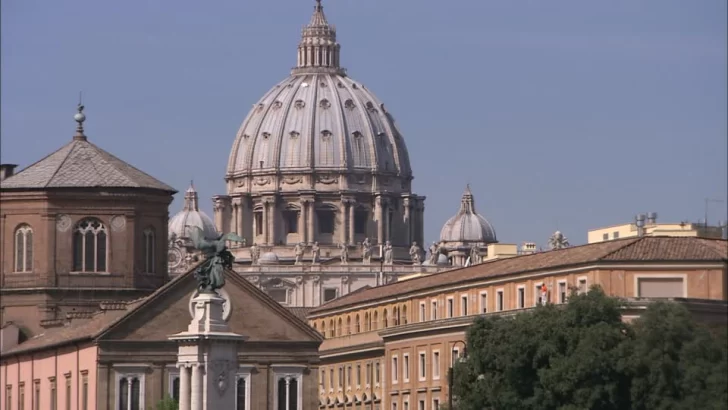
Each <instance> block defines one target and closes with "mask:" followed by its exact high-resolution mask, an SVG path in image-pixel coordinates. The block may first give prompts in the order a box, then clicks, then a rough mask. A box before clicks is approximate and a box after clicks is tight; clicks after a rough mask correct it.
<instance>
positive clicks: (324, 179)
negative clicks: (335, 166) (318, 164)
mask: <svg viewBox="0 0 728 410" xmlns="http://www.w3.org/2000/svg"><path fill="white" fill-rule="evenodd" d="M316 182H319V183H321V184H325V185H330V184H335V183H337V182H339V177H338V176H335V175H318V176H316Z"/></svg>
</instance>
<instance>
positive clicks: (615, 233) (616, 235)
mask: <svg viewBox="0 0 728 410" xmlns="http://www.w3.org/2000/svg"><path fill="white" fill-rule="evenodd" d="M612 238H614V239H619V232H617V231H614V232H613V233H612Z"/></svg>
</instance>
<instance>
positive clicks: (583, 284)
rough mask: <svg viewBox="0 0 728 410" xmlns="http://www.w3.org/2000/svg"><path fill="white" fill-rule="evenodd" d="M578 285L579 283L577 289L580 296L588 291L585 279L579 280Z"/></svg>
mask: <svg viewBox="0 0 728 410" xmlns="http://www.w3.org/2000/svg"><path fill="white" fill-rule="evenodd" d="M578 283H579V287H578V289H579V294H580V295H581V294H584V293H586V291H587V290H589V289H588V288H587V285H586V278H579V282H578Z"/></svg>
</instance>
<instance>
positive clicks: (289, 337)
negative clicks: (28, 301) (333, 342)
mask: <svg viewBox="0 0 728 410" xmlns="http://www.w3.org/2000/svg"><path fill="white" fill-rule="evenodd" d="M225 279H226V283H225V286H224V287H223V290H224V293H226V294H227V296H228V297H229V301H230V313H229V318H228V323H229V325H230V328H231V331H233V332H235V333H238V334H240V335H243V336H246V337H247V340H248V342H317V341H319V342H320V341H321V340H322V339H321V336H320V335H319V333H318V332H316V330H314V329H313V328H311V327H310V326H308V324H306V323H305V322H303V321H302V320H301V319H299V318H297V317H296V316H295V315H293V314H292V313H291V312H289V311H288V310H287V309H286V308H284V307H283V306H281V305H280V304H278V303H277V302H275V301H274V300H273V299H271V298H270V297H269V296H268V295H266V294H265V293H264V292H263V291H261V290H260V289H258V288H257V287H256V286H254V285H253V284H252V283H250V282H248V281H247V280H245V279H244V278H242V277H241V276H239V275H238V274H236V273H234V272H227V273H226V278H225ZM196 290H197V282H196V281H195V279H194V277H193V276H192V274H191V273H189V272H188V273H186V274H184V275H182V276H181V277H179V278H176V279H175V280H173V281H172V282H170V283H168V284H167V285H165V286H164V287H162V288H160V289H159V290H158V291H157V292H155V293H154V294H152V295H151V296H149V297H148V298H147V299H146V300H145V301H144V302H142V303H140V304H139V306H137V307H136V308H135V309H134V310H132V311H131V312H129V313H128V314H127V315H125V316H124V317H123V318H122V319H121V320H120V321H119V322H118V323H116V324H115V325H112V326H111V327H110V328H109V329H108V330H107V331H106V332H104V333H103V334H102V335H101V336H100V340H125V341H166V340H168V337H169V336H171V335H173V334H176V333H179V332H182V331H185V330H187V326H188V325H189V323H190V320H191V316H190V308H189V306H190V298H191V297H192V295H193V294H194V293H195V292H196Z"/></svg>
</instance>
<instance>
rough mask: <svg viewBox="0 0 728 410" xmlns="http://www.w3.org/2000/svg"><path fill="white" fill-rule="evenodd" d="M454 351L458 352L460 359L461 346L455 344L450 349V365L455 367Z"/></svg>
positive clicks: (458, 358)
mask: <svg viewBox="0 0 728 410" xmlns="http://www.w3.org/2000/svg"><path fill="white" fill-rule="evenodd" d="M453 352H457V356H458V357H457V360H460V346H453V347H452V349H450V366H452V367H455V355H454V354H453Z"/></svg>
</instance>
